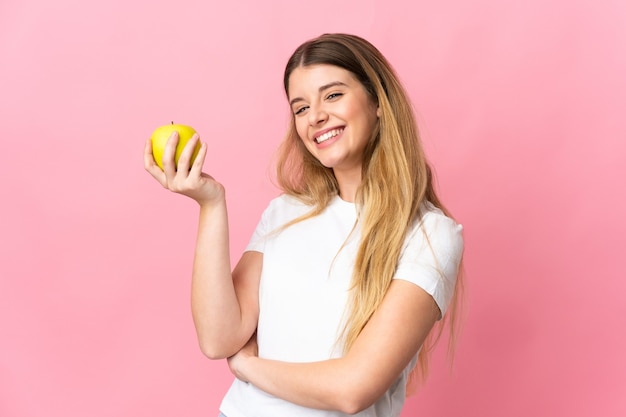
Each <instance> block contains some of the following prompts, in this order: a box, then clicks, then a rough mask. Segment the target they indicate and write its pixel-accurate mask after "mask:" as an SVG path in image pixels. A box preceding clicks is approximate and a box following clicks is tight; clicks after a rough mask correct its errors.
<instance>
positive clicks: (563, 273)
mask: <svg viewBox="0 0 626 417" xmlns="http://www.w3.org/2000/svg"><path fill="white" fill-rule="evenodd" d="M335 31H341V32H352V33H356V34H359V35H362V36H365V37H366V38H368V39H370V40H371V41H372V42H373V43H374V44H375V45H377V46H378V47H379V48H380V49H381V50H382V52H383V53H384V54H385V55H386V56H387V57H388V58H389V59H390V61H391V62H392V63H393V64H394V65H395V67H396V68H397V70H398V72H399V74H400V75H401V77H402V79H403V81H404V83H405V84H406V86H407V88H408V90H409V92H410V95H411V97H412V99H413V100H414V103H415V105H416V108H417V111H418V113H419V116H418V117H419V121H420V124H421V129H422V132H423V137H424V142H425V145H426V148H427V151H428V154H429V156H430V159H431V160H432V162H433V164H434V165H435V167H436V170H437V174H438V178H439V184H440V188H441V193H442V195H443V197H444V200H445V201H446V202H447V204H448V205H449V207H450V208H451V209H452V211H453V213H454V214H455V215H456V217H457V218H458V219H459V220H460V221H461V222H462V223H463V224H464V226H465V237H466V245H467V251H466V258H465V260H466V269H467V276H466V283H467V296H466V310H465V312H466V313H465V325H464V328H463V332H462V334H461V339H460V341H459V343H458V348H457V354H456V357H455V362H454V367H453V369H452V371H450V370H449V368H448V366H447V365H446V364H445V358H444V350H445V349H443V348H440V349H439V350H438V351H437V352H436V354H435V358H434V361H433V369H432V376H431V378H430V379H429V381H428V383H427V385H426V386H425V387H424V388H423V389H422V391H421V392H419V393H418V394H417V395H416V396H414V397H412V398H411V399H410V400H409V402H408V404H407V407H406V409H405V412H404V413H403V416H405V417H408V416H417V415H424V416H456V415H466V416H483V417H491V416H493V417H496V416H497V417H501V416H507V417H515V416H524V417H526V416H565V415H567V416H570V417H578V416H591V415H599V416H605V417H606V416H623V415H625V414H626V355H625V352H626V328H625V327H626V326H625V325H624V322H625V319H626V306H625V303H624V302H623V301H622V299H623V298H624V294H625V293H626V279H624V278H626V274H625V273H624V267H623V265H624V258H625V256H626V253H625V252H626V251H625V248H626V238H625V235H626V222H625V221H624V217H623V216H624V214H625V213H626V202H625V199H624V182H625V181H624V180H625V178H626V169H625V168H624V163H623V162H622V159H624V156H626V127H625V122H624V118H625V113H626V76H625V74H626V6H625V3H624V2H623V1H621V0H605V1H600V2H599V1H593V0H586V1H584V0H568V1H565V0H562V1H559V0H549V1H546V0H529V1H524V2H522V1H515V2H513V1H501V0H478V1H464V0H442V1H416V2H412V1H395V0H384V1H383V0H351V1H337V0H318V1H316V2H312V3H311V2H309V3H302V2H291V1H282V0H267V1H255V0H245V1H232V2H217V1H212V2H207V1H200V0H197V1H193V0H178V1H176V2H166V1H148V0H140V1H128V0H125V1H121V0H108V1H106V2H105V1H102V2H86V1H78V0H57V1H54V2H52V1H43V0H19V1H18V0H2V2H1V3H0V83H1V84H0V87H1V90H0V120H1V122H2V123H1V126H2V127H1V136H0V138H1V139H0V140H1V147H0V149H1V155H2V170H1V171H0V176H1V179H2V181H1V183H0V184H1V194H2V204H1V205H0V416H2V417H33V416H36V417H39V416H46V417H57V416H64V417H67V416H92V417H100V416H143V415H145V416H147V415H150V416H153V417H159V416H164V417H165V416H168V417H169V416H214V415H216V414H217V408H218V404H219V402H220V399H221V396H222V395H223V394H224V392H225V390H226V389H227V387H228V385H229V384H230V381H231V376H230V374H229V372H228V370H227V368H226V365H225V363H224V361H217V362H211V361H209V360H208V359H205V358H204V357H203V356H202V354H201V353H200V351H199V349H198V347H197V343H196V339H195V333H194V329H193V325H192V320H191V314H190V307H189V287H190V270H191V260H192V255H193V245H194V239H195V223H196V216H197V208H196V206H195V203H193V202H192V201H190V200H186V199H184V198H182V197H178V196H175V195H172V194H169V193H167V192H165V191H164V190H162V189H161V188H160V186H159V185H158V184H157V183H156V182H154V181H153V180H152V178H150V177H149V175H148V174H147V173H146V172H145V171H144V170H143V166H142V150H143V144H144V141H145V139H146V138H147V137H148V136H149V135H150V133H151V132H152V130H153V129H154V128H155V127H157V126H159V125H162V124H165V123H169V122H170V121H171V120H173V121H175V122H178V123H183V124H190V125H192V126H194V127H195V128H196V129H197V130H198V131H199V132H200V133H201V135H202V137H203V139H204V140H205V141H207V142H208V144H209V148H210V151H209V155H208V160H207V161H206V165H205V168H206V170H207V171H208V172H210V173H212V174H213V175H214V176H216V177H217V178H218V179H219V180H221V181H222V182H223V183H224V184H225V185H226V186H227V189H228V200H229V206H230V219H231V224H232V253H233V258H234V260H235V259H237V258H238V257H239V254H240V252H241V250H242V249H243V247H244V245H245V243H246V242H247V240H248V237H249V235H250V233H251V232H252V229H253V227H254V225H255V224H256V222H257V219H258V216H259V215H260V213H261V211H262V209H263V208H264V207H265V205H266V203H267V202H268V200H269V199H270V198H271V197H272V196H274V195H275V194H276V190H275V189H274V188H273V186H272V185H271V182H270V180H269V171H268V170H269V166H270V161H271V158H272V155H273V151H274V149H275V147H276V146H277V144H278V143H279V141H280V139H281V138H282V134H283V132H284V130H285V127H286V124H287V118H288V109H287V106H286V103H285V100H284V97H283V92H282V90H281V75H282V69H283V66H284V64H285V62H286V60H287V58H288V56H289V54H290V53H291V52H292V50H293V49H294V48H295V47H296V46H297V45H298V44H300V43H301V42H302V41H304V40H306V39H308V38H310V37H313V36H316V35H318V34H321V33H324V32H335Z"/></svg>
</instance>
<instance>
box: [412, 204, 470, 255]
mask: <svg viewBox="0 0 626 417" xmlns="http://www.w3.org/2000/svg"><path fill="white" fill-rule="evenodd" d="M424 235H426V236H427V240H431V241H432V240H433V239H434V240H439V239H442V240H444V241H447V242H448V243H456V244H460V245H461V246H462V244H463V225H462V224H461V223H459V222H458V221H457V220H456V219H454V218H452V217H450V216H448V215H446V214H445V213H444V212H443V210H441V209H440V208H439V207H437V206H435V205H434V204H432V203H431V202H429V201H426V202H424V203H423V204H422V207H421V209H420V215H419V217H418V218H417V219H416V220H415V222H414V223H413V226H412V228H411V230H409V233H408V236H407V238H408V239H411V238H416V237H417V238H423V237H424Z"/></svg>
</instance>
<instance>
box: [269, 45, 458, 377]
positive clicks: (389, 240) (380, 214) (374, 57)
mask: <svg viewBox="0 0 626 417" xmlns="http://www.w3.org/2000/svg"><path fill="white" fill-rule="evenodd" d="M316 64H327V65H333V66H337V67H340V68H343V69H346V70H348V71H350V72H351V73H352V74H354V76H355V77H356V78H357V79H358V80H359V81H360V82H361V84H362V85H363V86H364V88H365V90H366V91H367V93H368V95H369V96H370V98H371V99H372V100H373V101H374V102H375V103H376V104H377V105H378V107H379V109H380V117H379V122H378V125H377V127H376V129H375V131H374V132H373V134H372V138H371V140H370V142H369V143H368V146H367V147H366V149H365V152H364V156H363V172H362V181H361V184H360V186H359V188H358V190H357V194H356V203H357V206H358V207H359V220H358V222H359V227H360V231H361V241H360V244H359V245H360V246H359V249H358V253H357V256H356V261H355V265H354V273H353V276H352V287H351V292H350V299H349V300H350V301H349V310H348V315H347V319H346V324H345V328H344V329H343V333H342V337H341V340H342V341H343V343H344V350H345V351H348V350H349V349H350V347H351V346H352V344H353V343H354V341H355V340H356V338H357V337H358V335H359V334H360V333H361V331H362V330H363V328H364V327H365V325H366V324H367V322H368V321H369V320H370V318H371V317H372V315H373V314H374V312H375V311H376V309H377V308H378V307H379V305H380V303H381V301H382V299H383V297H384V296H385V293H386V292H387V289H388V288H389V285H390V284H391V281H392V279H393V277H394V273H395V270H396V265H397V262H398V259H399V257H400V254H401V251H402V247H403V243H404V240H405V237H406V234H407V230H408V229H409V227H410V226H411V225H412V224H413V222H415V221H417V220H419V217H420V207H421V206H422V204H423V203H424V202H425V201H428V202H430V203H431V204H433V205H434V206H436V207H438V208H439V209H441V210H442V211H443V212H444V213H445V214H447V215H449V213H448V212H447V210H446V209H445V207H444V206H443V204H442V203H441V201H440V200H439V198H438V197H437V194H436V193H435V189H434V185H433V176H432V171H431V169H430V167H429V165H428V162H427V160H426V157H425V155H424V151H423V149H422V145H421V142H420V138H419V133H418V130H417V125H416V122H415V117H414V111H413V108H412V106H411V104H410V101H409V99H408V97H407V94H406V92H405V90H404V88H403V86H402V85H401V83H400V82H399V80H398V77H397V76H396V74H395V72H394V70H393V68H392V67H391V65H390V64H389V63H388V62H387V60H386V58H385V57H384V56H383V55H382V54H381V53H380V52H379V51H378V50H377V49H376V48H375V47H374V46H373V45H372V44H371V43H369V42H368V41H366V40H365V39H362V38H360V37H358V36H354V35H348V34H325V35H322V36H320V37H318V38H315V39H312V40H310V41H307V42H305V43H304V44H302V45H301V46H300V47H298V48H297V49H296V50H295V52H294V53H293V55H292V56H291V58H290V59H289V61H288V63H287V66H286V68H285V74H284V79H283V80H284V88H285V92H286V93H287V94H288V93H289V92H288V85H289V77H290V75H291V73H292V72H293V71H294V70H295V69H296V68H298V67H300V66H309V65H316ZM276 168H277V180H278V184H279V186H280V187H281V188H282V190H283V191H284V192H285V193H287V194H289V195H292V196H294V197H296V198H298V199H299V200H301V201H303V202H304V203H306V204H309V205H311V206H312V207H313V210H312V211H311V212H310V213H309V214H308V215H306V216H304V217H303V218H300V219H297V220H296V221H300V220H303V219H304V218H309V217H312V216H315V215H317V214H319V213H321V212H322V211H323V210H324V209H325V208H326V207H327V205H328V204H329V202H330V201H331V199H332V198H333V197H334V196H335V195H337V194H338V192H339V189H338V183H337V180H336V178H335V176H334V174H333V171H332V169H330V168H327V167H325V166H323V165H322V164H321V163H320V162H319V161H318V160H317V159H316V158H315V157H314V156H313V155H311V153H309V152H308V150H307V149H306V147H305V146H304V144H303V143H302V140H301V139H300V138H299V136H298V134H297V132H296V129H295V124H294V120H293V118H292V120H291V126H290V128H289V131H288V133H287V135H286V137H285V140H284V141H283V143H282V145H281V147H280V149H279V153H278V159H277V167H276ZM292 223H293V222H292ZM458 288H459V286H458V285H457V289H458ZM453 298H454V299H453V304H452V308H451V309H450V311H449V314H450V315H452V318H454V313H455V310H456V309H455V305H456V303H455V302H454V301H455V299H458V297H456V296H455V297H453ZM444 321H445V320H440V321H439V322H438V324H437V326H439V327H440V329H438V331H431V332H430V335H429V337H428V339H427V340H426V342H425V343H424V346H422V349H421V351H420V355H419V362H418V365H419V366H418V368H419V372H420V374H421V375H422V377H425V376H426V372H427V363H428V362H427V357H428V356H427V355H428V353H429V351H430V350H431V347H432V346H433V345H434V343H435V342H436V340H437V339H438V336H439V334H441V329H442V328H443V324H444ZM451 324H452V323H451ZM452 327H453V326H451V328H452ZM450 340H452V338H451V339H450Z"/></svg>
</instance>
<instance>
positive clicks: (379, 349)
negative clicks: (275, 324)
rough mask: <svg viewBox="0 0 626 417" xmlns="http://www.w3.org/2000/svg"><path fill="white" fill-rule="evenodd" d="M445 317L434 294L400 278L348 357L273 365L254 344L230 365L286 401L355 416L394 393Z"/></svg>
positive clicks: (258, 385)
mask: <svg viewBox="0 0 626 417" xmlns="http://www.w3.org/2000/svg"><path fill="white" fill-rule="evenodd" d="M440 314H441V313H440V310H439V308H438V307H437V304H436V303H435V301H434V299H433V298H432V296H431V295H430V294H428V293H427V292H426V291H424V290H423V289H421V288H420V287H418V286H417V285H415V284H413V283H410V282H408V281H403V280H401V279H394V280H393V281H392V283H391V285H390V287H389V289H388V291H387V294H386V295H385V297H384V299H383V301H382V303H381V305H380V307H379V308H378V310H377V311H376V312H375V313H374V315H373V316H372V318H371V319H370V321H369V322H368V324H367V325H366V326H365V328H364V329H363V331H362V332H361V334H360V335H359V336H358V338H357V340H356V341H355V343H354V344H353V346H352V348H351V349H350V351H349V352H347V353H346V354H345V356H343V357H341V358H338V359H330V360H326V361H321V362H311V363H288V362H280V361H273V360H267V359H262V358H259V357H257V356H256V354H255V352H254V350H255V342H254V341H252V342H251V343H250V345H249V346H248V347H247V348H244V349H242V351H240V352H239V353H238V354H236V355H235V356H233V357H231V358H230V359H229V366H230V368H231V371H232V372H233V373H234V374H235V376H236V377H237V378H239V379H241V380H243V381H247V382H250V383H252V384H253V385H255V386H256V387H258V388H260V389H261V390H263V391H265V392H267V393H269V394H271V395H274V396H276V397H279V398H282V399H284V400H286V401H289V402H292V403H295V404H299V405H301V406H304V407H309V408H316V409H326V410H339V411H342V412H344V413H347V414H355V413H357V412H359V411H361V410H364V409H365V408H367V407H369V406H370V405H372V404H373V403H374V402H376V400H377V399H378V398H380V396H382V395H383V394H384V393H385V391H386V390H387V389H389V387H390V386H391V384H393V382H394V381H395V380H396V379H397V378H398V376H399V375H400V373H401V372H402V370H403V369H404V368H405V367H406V366H407V365H408V364H409V362H410V361H411V359H412V358H413V356H415V354H416V353H417V351H418V349H419V348H420V346H421V345H422V344H423V343H424V340H425V339H426V336H427V335H428V333H429V332H430V330H431V329H432V327H433V325H434V324H435V322H436V321H437V319H438V318H439V317H440Z"/></svg>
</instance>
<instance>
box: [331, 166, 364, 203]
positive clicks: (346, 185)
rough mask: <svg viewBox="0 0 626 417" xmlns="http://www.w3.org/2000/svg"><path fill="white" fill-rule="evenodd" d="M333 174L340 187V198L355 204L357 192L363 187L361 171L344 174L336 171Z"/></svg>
mask: <svg viewBox="0 0 626 417" xmlns="http://www.w3.org/2000/svg"><path fill="white" fill-rule="evenodd" d="M333 172H334V173H335V178H336V179H337V184H338V185H339V197H341V199H342V200H344V201H347V202H350V203H354V200H355V198H356V191H357V190H358V188H359V186H360V185H361V171H360V170H359V171H358V172H354V171H352V172H344V171H337V170H334V171H333Z"/></svg>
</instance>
